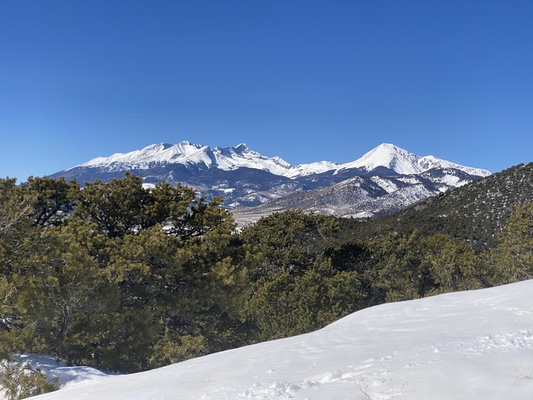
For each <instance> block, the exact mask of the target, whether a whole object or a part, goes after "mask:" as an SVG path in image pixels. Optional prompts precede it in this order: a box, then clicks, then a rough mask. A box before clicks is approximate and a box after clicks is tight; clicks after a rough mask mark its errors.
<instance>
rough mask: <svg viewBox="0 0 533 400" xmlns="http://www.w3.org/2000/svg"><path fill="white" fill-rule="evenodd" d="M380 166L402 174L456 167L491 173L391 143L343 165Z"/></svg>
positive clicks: (471, 172) (482, 173) (471, 171)
mask: <svg viewBox="0 0 533 400" xmlns="http://www.w3.org/2000/svg"><path fill="white" fill-rule="evenodd" d="M380 167H381V168H387V169H390V170H392V171H394V172H396V173H398V174H400V175H413V174H421V173H423V172H426V171H428V170H430V169H433V168H454V169H458V170H460V171H463V172H466V173H468V174H471V175H479V176H488V175H490V172H489V171H486V170H483V169H479V168H470V167H464V166H462V165H459V164H455V163H452V162H449V161H446V160H441V159H440V158H437V157H434V156H424V157H420V156H417V155H415V154H413V153H410V152H408V151H406V150H404V149H402V148H400V147H398V146H395V145H393V144H389V143H383V144H380V145H379V146H378V147H376V148H375V149H373V150H370V151H369V152H368V153H366V154H365V155H364V156H362V157H361V158H359V159H358V160H356V161H353V162H351V163H348V164H344V165H343V168H362V169H365V170H367V171H372V170H375V169H377V168H380Z"/></svg>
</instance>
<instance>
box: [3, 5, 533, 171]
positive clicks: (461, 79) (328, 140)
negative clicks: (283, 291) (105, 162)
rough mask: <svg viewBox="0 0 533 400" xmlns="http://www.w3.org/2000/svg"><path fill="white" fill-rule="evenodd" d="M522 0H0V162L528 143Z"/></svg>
mask: <svg viewBox="0 0 533 400" xmlns="http://www.w3.org/2000/svg"><path fill="white" fill-rule="evenodd" d="M532 21H533V1H531V0H500V1H494V0H480V1H476V0H469V1H464V0H461V1H456V0H446V1H431V0H423V1H422V0H420V1H417V0H401V1H400V0H376V1H368V0H364V1H359V0H349V1H341V0H323V1H314V0H305V1H299V0H268V1H265V0H246V1H238V0H227V1H224V0H216V1H215V0H212V1H211V0H198V1H193V0H183V1H178V0H150V1H149V0H91V1H88V0H87V1H82V0H75V1H73V0H46V1H42V0H0V133H1V137H2V144H1V146H0V177H5V176H10V177H17V178H18V179H19V181H20V180H25V178H27V177H28V176H29V175H34V176H42V175H47V174H51V173H54V172H57V171H60V170H63V169H66V168H69V167H72V166H74V165H77V164H80V163H82V162H85V161H88V160H89V159H92V158H94V157H97V156H108V155H111V154H113V153H117V152H128V151H131V150H135V149H140V148H142V147H145V146H147V145H149V144H153V143H161V142H169V143H178V142H180V141H182V140H189V141H191V142H194V143H199V144H205V145H208V146H212V147H215V146H219V147H227V146H232V145H237V144H239V143H246V144H248V146H249V147H250V148H251V149H253V150H255V151H258V152H259V153H261V154H264V155H267V156H280V157H282V158H283V159H285V160H286V161H288V162H290V163H291V164H295V165H296V164H300V163H308V162H313V161H319V160H328V161H337V162H348V161H352V160H355V159H357V158H359V157H360V156H362V155H363V154H364V153H365V152H367V151H368V150H371V149H372V148H374V147H375V146H377V145H379V144H380V143H384V142H388V143H393V144H396V145H398V146H400V147H402V148H404V149H406V150H408V151H411V152H413V153H416V154H419V155H429V154H432V155H435V156H437V157H440V158H444V159H447V160H449V161H453V162H457V163H460V164H463V165H468V166H474V167H480V168H486V169H489V170H491V171H493V172H497V171H500V170H503V169H505V168H508V167H510V166H512V165H516V164H518V163H522V162H530V161H533V160H532V158H533V157H532V149H533V23H532Z"/></svg>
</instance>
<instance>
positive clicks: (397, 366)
mask: <svg viewBox="0 0 533 400" xmlns="http://www.w3.org/2000/svg"><path fill="white" fill-rule="evenodd" d="M531 293H533V281H527V282H521V283H517V284H512V285H507V286H502V287H497V288H492V289H484V290H478V291H471V292H462V293H451V294H446V295H441V296H435V297H431V298H426V299H421V300H414V301H407V302H400V303H394V304H386V305H382V306H378V307H373V308H369V309H366V310H362V311H360V312H357V313H354V314H352V315H350V316H348V317H346V318H343V319H341V320H340V321H337V322H336V323H334V324H332V325H330V326H328V327H326V328H324V329H322V330H319V331H317V332H314V333H310V334H307V335H301V336H297V337H293V338H288V339H282V340H277V341H272V342H266V343H261V344H257V345H254V346H248V347H244V348H241V349H236V350H231V351H226V352H221V353H218V354H213V355H209V356H206V357H201V358H197V359H194V360H189V361H186V362H182V363H178V364H175V365H171V366H168V367H165V368H160V369H157V370H152V371H148V372H143V373H139V374H132V375H121V376H114V377H107V378H105V379H97V380H92V381H89V382H87V381H85V382H84V383H78V384H71V385H67V387H65V388H64V389H61V390H59V391H58V392H54V393H50V394H47V395H43V396H38V397H36V399H37V398H39V399H50V400H51V399H56V400H67V399H68V400H71V399H91V400H140V399H143V400H144V399H150V400H153V399H158V400H165V399H187V400H192V399H204V400H214V399H220V400H222V399H301V400H303V399H312V400H326V399H327V400H329V399H336V400H341V399H369V398H370V399H390V398H393V397H398V398H405V399H409V400H418V399H420V400H427V399H433V400H435V399H443V400H444V399H446V400H464V399H481V398H482V399H484V400H490V399H494V400H496V399H497V400H501V399H502V398H506V399H513V400H522V399H523V400H526V399H527V400H530V399H531V394H532V393H533V362H532V361H531V360H533V301H532V300H531Z"/></svg>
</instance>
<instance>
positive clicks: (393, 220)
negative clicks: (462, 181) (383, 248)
mask: <svg viewBox="0 0 533 400" xmlns="http://www.w3.org/2000/svg"><path fill="white" fill-rule="evenodd" d="M532 201H533V163H529V164H520V165H517V166H515V167H512V168H509V169H507V170H504V171H502V172H499V173H497V174H493V175H490V176H488V177H486V178H484V179H481V180H478V181H476V182H473V183H470V184H468V185H465V186H463V187H460V188H457V189H454V190H450V191H448V192H445V193H443V194H441V195H440V196H436V197H430V198H428V199H426V200H423V201H421V202H419V203H417V204H415V205H413V206H410V207H407V208H406V209H404V210H402V211H399V212H397V213H395V214H393V215H390V216H386V217H383V218H380V219H376V220H373V221H369V222H368V223H364V224H360V223H357V222H356V221H350V220H345V221H344V230H345V232H346V233H347V236H348V237H351V238H358V239H368V238H371V237H378V236H381V235H383V234H388V233H393V232H394V233H397V234H401V235H405V234H409V233H410V232H412V231H413V230H418V231H419V232H420V233H421V234H423V235H432V234H435V233H446V234H448V235H451V236H453V237H456V238H458V239H462V240H467V241H469V242H472V243H474V244H475V245H476V247H493V246H495V245H496V242H497V240H498V234H499V233H500V232H501V231H502V229H503V228H504V226H505V224H506V221H508V219H509V218H510V217H511V214H512V213H513V210H514V209H515V208H516V206H517V205H519V204H527V203H529V202H532Z"/></svg>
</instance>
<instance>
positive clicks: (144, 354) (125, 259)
mask: <svg viewBox="0 0 533 400" xmlns="http://www.w3.org/2000/svg"><path fill="white" fill-rule="evenodd" d="M342 229H343V225H342V224H341V222H340V221H339V220H337V219H335V218H332V217H327V216H321V215H316V214H306V213H304V212H302V211H300V210H289V211H285V212H280V213H275V214H272V215H270V216H268V217H265V218H263V219H261V220H259V221H258V222H257V223H256V224H254V225H252V226H248V227H245V228H243V229H242V230H240V231H237V230H236V225H235V222H234V220H233V217H232V215H231V213H230V212H229V211H228V210H226V209H225V208H224V207H223V206H222V199H220V198H215V199H212V200H207V199H205V198H203V197H201V196H198V195H197V193H196V192H195V191H194V190H193V189H192V188H189V187H186V186H182V185H177V186H171V185H169V184H167V183H158V184H157V185H156V186H155V187H153V188H151V189H147V188H144V187H143V185H142V179H141V178H138V177H135V176H134V175H132V174H127V175H126V176H125V177H124V178H122V179H114V180H112V181H110V182H107V183H105V182H102V181H95V182H92V183H86V184H85V186H84V187H83V188H81V187H80V185H79V184H78V183H77V182H76V181H70V182H67V181H65V180H64V179H51V178H33V177H30V178H29V179H28V181H27V182H25V183H23V184H20V185H19V184H17V182H16V180H15V179H9V178H6V179H0V356H2V357H4V358H8V357H9V355H10V354H13V353H16V352H35V353H45V354H51V355H55V356H57V357H59V358H62V359H65V360H67V361H68V362H70V363H71V364H77V365H81V364H84V365H93V366H95V367H98V368H103V369H107V370H112V371H121V372H134V371H141V370H146V369H150V368H155V367H159V366H163V365H167V364H170V363H173V362H176V361H181V360H185V359H187V358H191V357H195V356H200V355H204V354H208V353H212V352H216V351H220V350H225V349H229V348H234V347H238V346H242V345H246V344H251V343H255V342H258V341H263V340H269V339H274V338H280V337H285V336H289V335H294V334H299V333H304V332H309V331H312V330H315V329H318V328H320V327H323V326H325V325H326V324H328V323H330V322H332V321H334V320H337V319H339V318H340V317H342V316H345V315H347V314H349V313H351V312H354V311H356V310H359V309H362V308H365V307H369V306H373V305H377V304H381V303H384V302H388V301H398V300H407V299H413V298H419V297H424V296H428V295H433V294H438V293H444V292H449V291H457V290H469V289H476V288H482V287H488V286H492V285H497V284H502V283H508V282H513V281H517V280H523V279H528V278H529V277H531V273H532V269H533V259H532V255H533V252H532V249H533V206H532V205H531V204H524V205H521V206H519V207H518V208H517V209H516V210H515V213H514V214H513V217H512V218H511V219H510V220H509V222H508V223H507V225H506V227H505V229H503V231H502V232H501V233H500V234H499V235H498V240H497V245H496V246H494V247H492V248H490V249H485V250H484V251H479V249H477V248H474V247H473V246H472V244H470V243H468V242H465V241H461V240H458V239H455V238H453V237H452V236H450V235H448V234H442V233H437V234H433V235H429V236H428V235H421V234H419V233H417V232H416V231H413V232H410V233H409V234H408V235H398V234H393V233H392V234H387V235H386V236H384V237H378V238H373V239H372V240H370V239H369V240H357V241H352V240H349V239H347V238H348V237H349V235H347V234H346V232H341V231H342Z"/></svg>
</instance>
